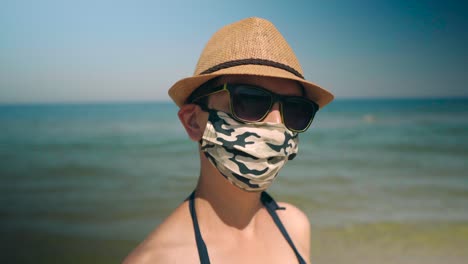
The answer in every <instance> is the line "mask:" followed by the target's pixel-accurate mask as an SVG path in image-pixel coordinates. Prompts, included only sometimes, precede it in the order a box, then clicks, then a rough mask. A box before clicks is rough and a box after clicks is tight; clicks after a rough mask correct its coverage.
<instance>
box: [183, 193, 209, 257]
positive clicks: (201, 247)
mask: <svg viewBox="0 0 468 264" xmlns="http://www.w3.org/2000/svg"><path fill="white" fill-rule="evenodd" d="M188 200H189V208H190V215H191V216H192V223H193V229H194V230H195V241H196V242H197V249H198V256H199V257H200V264H210V257H209V256H208V249H207V248H206V245H205V241H203V238H202V236H201V232H200V228H199V226H198V219H197V213H196V212H195V191H193V192H192V194H190V196H189V198H188Z"/></svg>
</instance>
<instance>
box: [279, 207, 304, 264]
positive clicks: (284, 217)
mask: <svg viewBox="0 0 468 264" xmlns="http://www.w3.org/2000/svg"><path fill="white" fill-rule="evenodd" d="M278 206H279V207H282V208H284V210H276V212H277V214H278V216H279V218H280V219H281V222H282V223H283V225H284V227H285V228H286V230H287V231H288V234H289V236H290V237H291V239H292V240H293V242H294V244H295V245H296V247H297V249H298V250H299V252H300V253H301V255H302V256H303V257H305V258H306V259H308V257H309V254H310V232H311V230H310V229H311V228H310V221H309V218H308V216H307V214H305V213H304V212H303V211H302V210H301V209H299V208H298V207H296V206H294V205H292V204H290V203H285V202H278Z"/></svg>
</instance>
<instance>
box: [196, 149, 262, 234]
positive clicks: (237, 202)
mask: <svg viewBox="0 0 468 264" xmlns="http://www.w3.org/2000/svg"><path fill="white" fill-rule="evenodd" d="M200 160H201V170H200V173H201V175H200V178H199V181H198V184H197V189H196V197H197V198H200V199H201V200H204V201H206V203H205V202H203V201H202V204H201V205H200V206H201V208H200V209H201V210H202V211H206V213H208V214H211V213H215V214H216V215H217V216H218V218H219V219H220V220H221V221H222V222H223V223H224V224H225V225H228V226H231V227H234V228H236V229H239V230H242V229H245V228H247V227H248V226H249V224H251V223H252V222H253V221H252V220H253V219H254V216H255V215H256V213H257V212H258V211H259V209H260V208H261V207H262V204H261V201H260V195H261V192H247V191H244V190H242V189H240V188H238V187H236V186H234V185H233V184H232V183H230V182H229V181H228V180H227V179H226V178H225V177H224V176H223V175H221V174H220V172H219V171H218V170H217V169H216V168H215V167H214V166H213V165H212V164H211V163H210V162H209V160H208V159H207V158H206V157H205V155H204V154H203V153H200ZM197 207H198V206H197ZM203 207H205V208H203ZM213 224H214V223H213Z"/></svg>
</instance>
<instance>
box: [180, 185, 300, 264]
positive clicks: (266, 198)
mask: <svg viewBox="0 0 468 264" xmlns="http://www.w3.org/2000/svg"><path fill="white" fill-rule="evenodd" d="M260 199H261V201H262V204H263V206H265V208H266V209H267V210H268V213H269V214H270V216H271V218H273V221H274V222H275V224H276V226H277V227H278V228H279V230H280V231H281V234H283V236H284V238H285V239H286V241H288V244H289V245H290V246H291V248H292V249H293V251H294V254H296V257H297V260H298V261H299V264H306V262H305V260H304V259H303V258H302V256H301V255H300V254H299V251H297V249H296V246H294V243H293V242H292V240H291V238H290V237H289V234H288V232H287V231H286V229H285V228H284V226H283V223H282V222H281V220H280V219H279V217H278V214H277V213H276V210H284V209H285V208H284V207H279V206H278V204H277V203H276V202H275V200H273V198H272V197H271V196H270V195H269V194H268V193H266V192H262V195H261V198H260ZM188 200H189V208H190V215H191V216H192V222H193V228H194V230H195V240H196V241H197V248H198V256H199V257H200V264H209V263H210V258H209V256H208V249H207V248H206V245H205V242H204V241H203V238H202V236H201V233H200V228H199V226H198V219H197V213H196V212H195V191H194V192H192V194H191V195H190V196H189V198H188Z"/></svg>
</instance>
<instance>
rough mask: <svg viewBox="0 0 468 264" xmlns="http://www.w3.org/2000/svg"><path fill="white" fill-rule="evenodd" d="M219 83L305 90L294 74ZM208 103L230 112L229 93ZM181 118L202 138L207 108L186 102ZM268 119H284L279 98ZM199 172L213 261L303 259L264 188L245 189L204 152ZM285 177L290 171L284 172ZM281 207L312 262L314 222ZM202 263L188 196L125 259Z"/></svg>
mask: <svg viewBox="0 0 468 264" xmlns="http://www.w3.org/2000/svg"><path fill="white" fill-rule="evenodd" d="M219 82H220V83H219V84H223V83H225V82H228V83H243V84H253V85H257V86H261V87H264V88H266V89H268V90H271V91H273V92H275V93H277V94H284V95H301V89H300V87H299V85H298V84H297V83H296V82H294V81H290V80H284V79H277V78H269V77H254V76H223V77H222V78H221V80H220V81H219ZM208 107H209V108H212V109H217V110H221V111H225V112H229V96H228V94H227V92H220V93H217V94H214V95H211V96H210V99H209V104H208ZM178 115H179V119H180V121H181V122H182V125H183V126H184V128H185V130H186V131H187V134H188V136H189V137H190V139H192V140H193V141H195V142H198V141H199V140H200V139H201V137H202V136H203V132H204V130H205V126H206V123H207V120H208V113H206V112H204V111H202V110H201V109H200V107H199V106H197V105H194V104H187V105H184V106H182V107H181V109H180V110H179V113H178ZM264 122H276V123H281V122H282V121H281V115H280V112H279V105H278V103H276V104H275V105H274V107H273V109H272V111H271V112H270V113H269V114H268V116H267V117H266V118H265V120H264ZM199 154H200V155H199V156H200V163H201V169H200V177H199V180H198V184H197V187H196V194H195V197H196V199H195V210H196V212H197V216H198V222H199V226H200V230H201V234H202V236H203V239H204V241H205V243H206V246H207V248H208V254H209V257H210V261H211V263H227V264H229V263H246V264H248V263H256V264H257V263H281V264H284V263H298V261H297V258H296V256H295V254H294V252H293V250H292V249H291V247H290V246H289V245H288V243H287V241H286V240H285V239H284V237H283V236H282V234H281V233H280V231H279V229H278V228H277V226H276V225H275V224H274V222H273V220H272V219H271V216H270V215H269V214H268V212H267V210H266V209H265V208H264V207H263V205H262V204H261V202H260V192H246V191H243V190H241V189H239V188H237V187H235V186H234V185H232V184H231V183H230V182H228V181H227V180H226V179H225V178H224V177H223V176H222V175H221V174H220V173H219V171H218V170H217V169H216V168H215V167H214V166H213V165H212V164H211V163H210V162H209V161H208V160H207V159H206V157H205V155H203V154H202V153H201V152H200V153H199ZM282 177H285V176H282ZM279 205H280V206H282V207H285V208H286V210H279V211H277V213H278V215H279V217H280V219H281V221H282V222H283V224H284V226H285V228H286V230H287V231H288V233H289V235H290V237H291V239H292V240H293V242H294V244H295V245H296V247H297V249H298V251H299V252H300V254H301V255H302V257H303V258H304V259H305V260H306V261H307V262H308V263H309V258H310V255H309V252H310V223H309V220H308V218H307V216H306V215H305V214H304V213H303V212H302V211H301V210H299V209H298V208H296V207H294V206H293V205H290V204H287V203H279ZM136 263H138V264H143V263H184V264H185V263H200V261H199V257H198V251H197V246H196V242H195V236H194V230H193V225H192V220H191V217H190V212H189V208H188V202H187V201H185V202H183V203H182V204H180V205H179V206H178V207H177V208H176V209H175V211H174V212H173V213H172V214H171V215H170V216H169V217H168V218H167V219H166V220H164V222H163V223H162V224H161V225H159V226H158V227H157V228H156V229H155V230H154V231H153V232H151V233H150V234H149V235H148V237H147V238H146V239H145V240H144V241H143V242H142V243H141V244H140V245H139V246H138V247H137V248H136V249H135V250H134V251H133V252H131V253H130V255H128V256H127V258H126V259H125V260H124V264H136Z"/></svg>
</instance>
